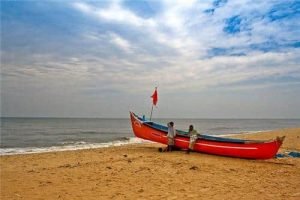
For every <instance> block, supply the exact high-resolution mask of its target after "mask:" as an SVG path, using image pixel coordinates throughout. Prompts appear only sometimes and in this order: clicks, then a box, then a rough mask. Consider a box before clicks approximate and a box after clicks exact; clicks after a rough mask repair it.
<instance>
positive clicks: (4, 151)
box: [0, 130, 274, 156]
mask: <svg viewBox="0 0 300 200" xmlns="http://www.w3.org/2000/svg"><path fill="white" fill-rule="evenodd" d="M270 131H274V130H259V131H242V132H239V133H228V134H221V135H213V136H216V137H234V138H237V137H240V136H242V135H252V134H258V133H263V132H270ZM269 139H274V138H269ZM144 143H153V142H151V141H147V140H143V139H140V138H137V137H135V136H133V137H129V138H126V139H125V140H114V141H111V142H103V143H85V142H79V143H78V142H75V143H74V144H70V145H57V146H50V147H15V148H13V147H11V148H0V156H6V155H24V154H38V153H50V152H63V151H77V150H85V149H98V148H110V147H118V146H124V145H125V146H126V145H132V144H144Z"/></svg>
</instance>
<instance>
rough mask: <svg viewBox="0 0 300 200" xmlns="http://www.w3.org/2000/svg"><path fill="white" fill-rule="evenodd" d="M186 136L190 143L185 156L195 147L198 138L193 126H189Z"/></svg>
mask: <svg viewBox="0 0 300 200" xmlns="http://www.w3.org/2000/svg"><path fill="white" fill-rule="evenodd" d="M188 135H189V136H190V143H189V148H188V150H187V151H186V153H187V154H189V153H190V151H193V150H194V146H195V143H196V140H197V138H198V133H197V131H196V130H195V129H194V126H193V125H190V127H189V133H188Z"/></svg>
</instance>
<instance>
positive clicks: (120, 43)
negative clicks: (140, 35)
mask: <svg viewBox="0 0 300 200" xmlns="http://www.w3.org/2000/svg"><path fill="white" fill-rule="evenodd" d="M110 38H111V42H112V43H113V44H114V45H116V46H117V47H119V48H120V49H122V50H124V51H126V52H131V48H132V45H131V44H130V43H129V42H128V41H127V40H126V39H124V38H122V37H121V36H120V35H117V34H115V33H110Z"/></svg>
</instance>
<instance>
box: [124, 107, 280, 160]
mask: <svg viewBox="0 0 300 200" xmlns="http://www.w3.org/2000/svg"><path fill="white" fill-rule="evenodd" d="M130 118H131V125H132V129H133V132H134V134H135V136H136V137H139V138H142V139H145V140H150V141H153V142H158V143H161V144H167V142H168V141H167V133H166V131H163V130H159V129H156V128H154V127H152V126H151V125H149V124H147V123H145V122H144V121H143V120H141V119H140V118H139V117H138V116H137V115H135V114H134V113H132V112H131V113H130ZM281 144H282V140H279V139H275V140H271V141H260V142H257V141H252V142H251V141H249V140H247V142H245V143H236V142H222V141H212V140H206V139H202V138H199V139H197V141H196V143H195V146H194V151H196V152H202V153H207V154H214V155H220V156H230V157H237V158H246V159H270V158H273V157H275V156H276V153H277V152H278V150H279V148H280V146H281ZM175 146H176V147H177V148H180V149H188V146H189V137H186V136H181V135H176V137H175Z"/></svg>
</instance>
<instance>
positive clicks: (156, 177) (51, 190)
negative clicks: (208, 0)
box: [0, 128, 300, 200]
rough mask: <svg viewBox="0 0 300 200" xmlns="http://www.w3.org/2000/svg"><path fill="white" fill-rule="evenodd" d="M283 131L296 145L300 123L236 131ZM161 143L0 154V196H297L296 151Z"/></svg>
mask: <svg viewBox="0 0 300 200" xmlns="http://www.w3.org/2000/svg"><path fill="white" fill-rule="evenodd" d="M283 135H285V136H286V139H285V141H284V144H283V146H282V147H281V148H280V152H285V151H288V150H290V151H300V128H291V129H282V130H276V131H269V132H261V133H257V134H248V135H240V136H238V137H239V138H249V139H272V138H275V137H276V136H283ZM163 146H164V145H160V144H136V145H127V146H121V147H109V148H101V149H90V150H77V151H65V152H51V153H40V154H27V155H11V156H0V167H1V182H0V184H1V191H0V193H1V196H0V197H1V199H2V200H6V199H7V200H11V199H130V200H131V199H272V200H273V199H295V200H296V199H300V158H280V159H275V158H274V159H269V160H246V159H237V158H229V157H221V156H214V155H207V154H201V153H191V154H189V155H187V154H185V153H184V152H183V151H176V152H165V153H159V152H158V147H163Z"/></svg>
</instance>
